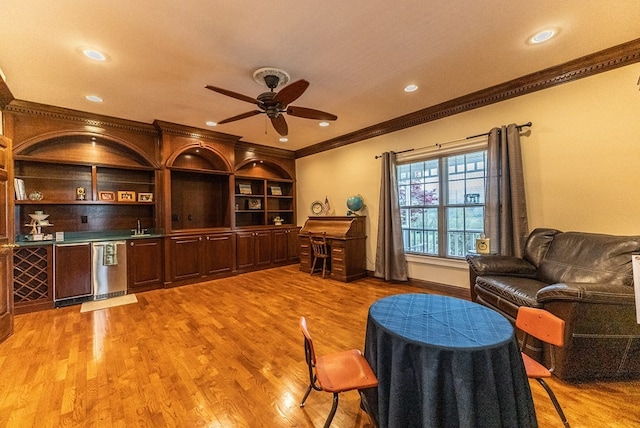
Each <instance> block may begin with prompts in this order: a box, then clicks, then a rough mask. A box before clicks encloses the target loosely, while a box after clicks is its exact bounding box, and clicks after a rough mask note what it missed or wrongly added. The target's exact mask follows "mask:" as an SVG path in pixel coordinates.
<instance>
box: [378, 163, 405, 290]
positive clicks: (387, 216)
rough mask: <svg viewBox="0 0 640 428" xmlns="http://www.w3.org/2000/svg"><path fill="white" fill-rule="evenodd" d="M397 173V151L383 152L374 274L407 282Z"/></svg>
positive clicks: (385, 278)
mask: <svg viewBox="0 0 640 428" xmlns="http://www.w3.org/2000/svg"><path fill="white" fill-rule="evenodd" d="M396 175H397V173H396V154H395V153H394V152H385V153H383V154H382V174H381V180H382V181H381V183H380V211H379V214H378V243H377V245H376V265H375V271H374V276H375V277H376V278H382V279H384V280H385V281H407V261H406V259H405V254H404V246H403V244H402V229H401V222H400V203H399V202H398V179H397V176H396Z"/></svg>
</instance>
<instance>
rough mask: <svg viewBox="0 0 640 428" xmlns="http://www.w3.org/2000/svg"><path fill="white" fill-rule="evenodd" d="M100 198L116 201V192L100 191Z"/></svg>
mask: <svg viewBox="0 0 640 428" xmlns="http://www.w3.org/2000/svg"><path fill="white" fill-rule="evenodd" d="M98 199H99V200H101V201H115V200H116V194H115V193H113V192H98Z"/></svg>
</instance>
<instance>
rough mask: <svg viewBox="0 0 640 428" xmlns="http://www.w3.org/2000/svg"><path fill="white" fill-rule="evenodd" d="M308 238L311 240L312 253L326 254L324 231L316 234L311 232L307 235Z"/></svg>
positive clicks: (325, 235)
mask: <svg viewBox="0 0 640 428" xmlns="http://www.w3.org/2000/svg"><path fill="white" fill-rule="evenodd" d="M309 240H310V241H311V248H312V249H313V253H314V254H316V255H318V256H326V255H328V250H327V234H326V232H322V234H316V235H314V234H311V235H309Z"/></svg>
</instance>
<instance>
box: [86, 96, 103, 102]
mask: <svg viewBox="0 0 640 428" xmlns="http://www.w3.org/2000/svg"><path fill="white" fill-rule="evenodd" d="M85 98H86V99H88V100H89V101H92V102H94V103H101V102H102V101H103V100H102V98H100V97H99V96H97V95H87V96H86V97H85Z"/></svg>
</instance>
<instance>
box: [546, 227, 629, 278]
mask: <svg viewBox="0 0 640 428" xmlns="http://www.w3.org/2000/svg"><path fill="white" fill-rule="evenodd" d="M637 252H640V236H613V235H603V234H596V233H582V232H564V233H557V234H556V235H555V236H554V237H553V242H551V245H549V249H548V250H547V252H546V254H545V255H544V258H543V259H542V261H541V262H540V264H539V266H538V279H539V280H540V281H543V282H547V283H549V284H553V283H557V282H580V283H607V284H611V285H626V286H633V267H632V265H631V254H632V253H637Z"/></svg>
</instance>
